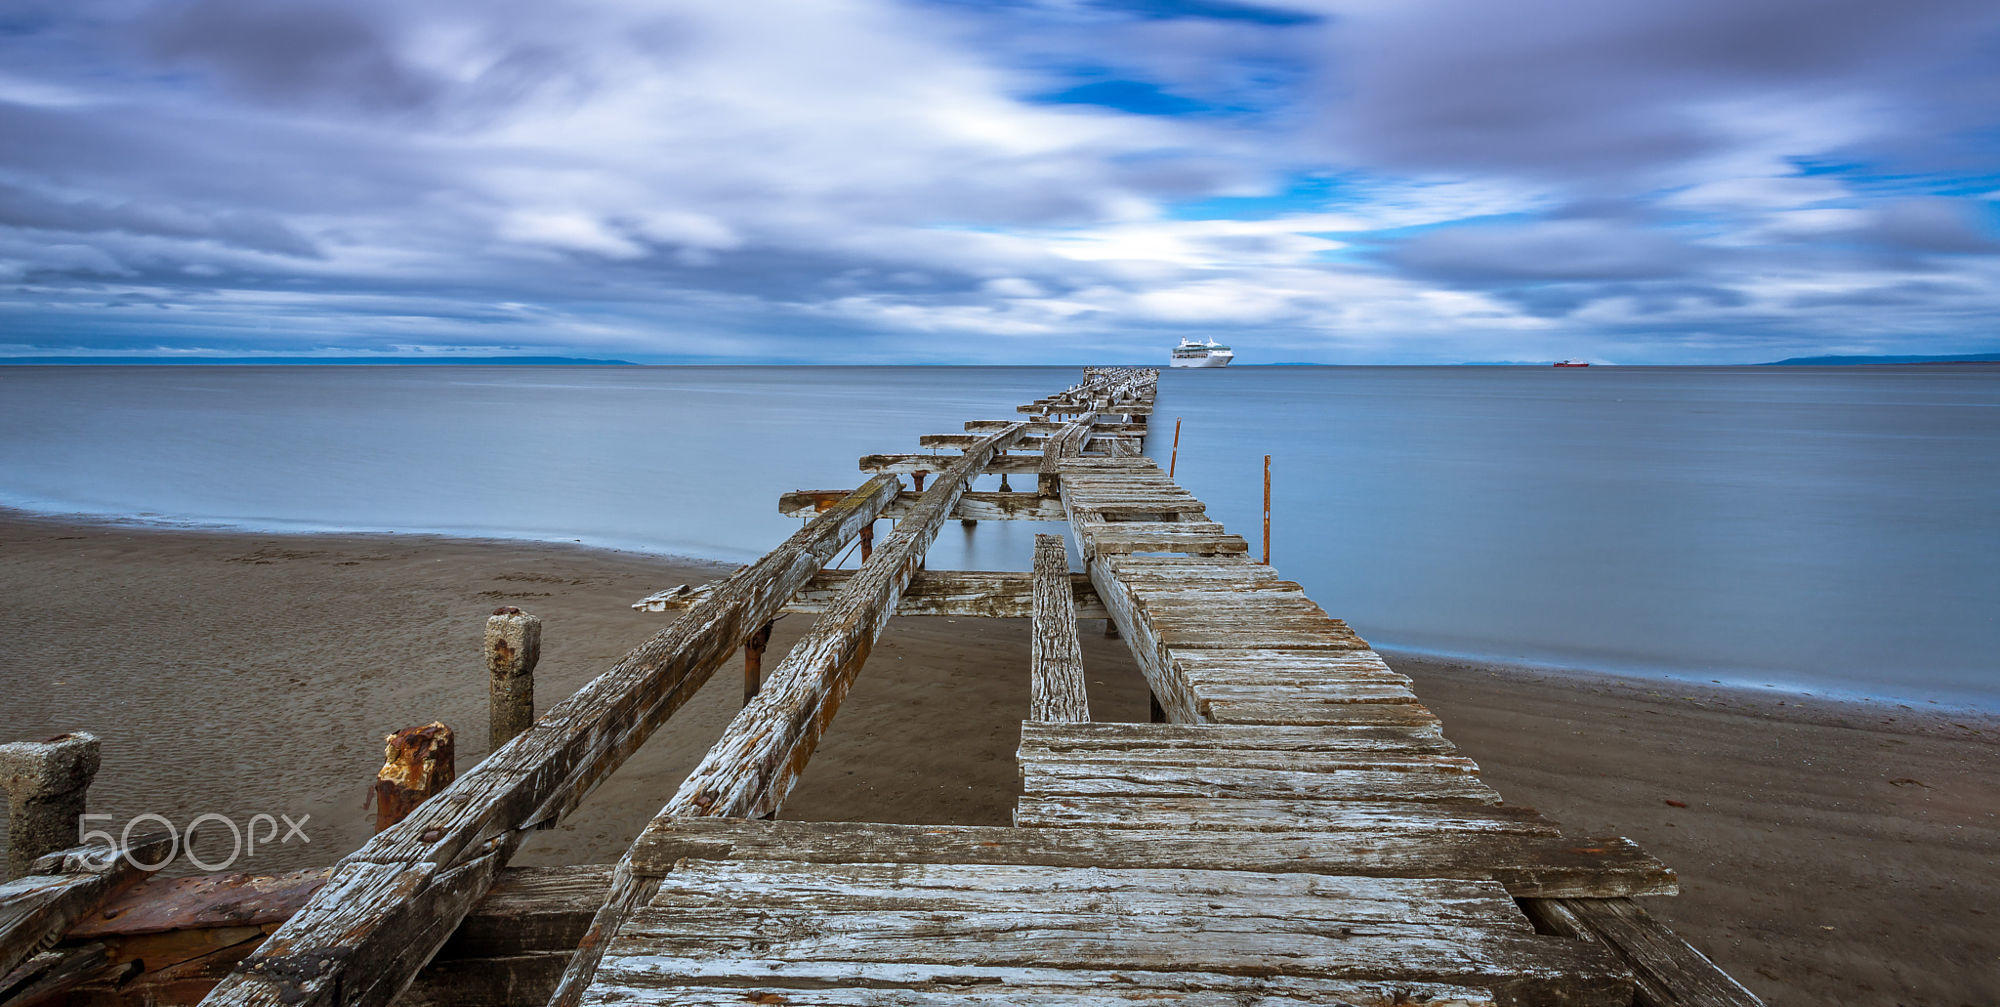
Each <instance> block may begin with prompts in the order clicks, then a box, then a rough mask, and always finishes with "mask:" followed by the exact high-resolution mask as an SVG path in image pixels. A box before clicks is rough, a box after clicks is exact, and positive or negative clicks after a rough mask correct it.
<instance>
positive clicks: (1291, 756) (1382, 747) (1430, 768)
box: [1015, 739, 1479, 785]
mask: <svg viewBox="0 0 2000 1007" xmlns="http://www.w3.org/2000/svg"><path fill="white" fill-rule="evenodd" d="M1439 740H1442V739H1439ZM1428 747H1429V746H1427V745H1425V744H1424V743H1423V742H1417V743H1415V746H1414V750H1413V746H1412V745H1410V744H1404V743H1393V742H1392V743H1381V744H1375V745H1367V746H1357V747H1354V748H1348V749H1331V750H1328V749H1322V750H1319V751H1303V750H1298V749H1287V750H1279V751H1266V750H1258V749H1242V748H1200V747H1195V746H1178V745H1169V746H1162V747H1159V748H1115V749H1091V748H1082V747H1064V748H1059V749H1051V748H1046V747H1042V746H1038V745H1031V744H1027V743H1023V744H1022V745H1021V747H1020V748H1019V749H1018V750H1017V751H1016V752H1015V757H1016V759H1018V760H1019V762H1020V764H1021V771H1022V773H1023V774H1026V773H1028V772H1030V771H1038V772H1054V771H1055V770H1053V769H1052V768H1051V767H1054V766H1056V765H1058V764H1060V765H1061V766H1063V767H1066V768H1065V769H1064V770H1063V772H1074V773H1078V774H1082V775H1089V776H1096V775H1099V774H1101V773H1104V772H1112V773H1117V774H1120V775H1123V774H1125V773H1128V772H1141V771H1150V770H1162V771H1164V770H1170V769H1174V768H1184V769H1189V770H1198V771H1200V772H1203V773H1211V772H1214V773H1225V772H1226V773H1229V774H1232V775H1231V777H1230V778H1231V779H1234V775H1233V774H1237V773H1242V774H1245V777H1244V779H1245V781H1246V782H1245V785H1249V783H1248V781H1249V780H1252V779H1255V774H1258V773H1260V772H1264V771H1272V772H1283V773H1285V774H1287V775H1288V777H1290V776H1298V775H1301V774H1307V773H1332V774H1341V775H1345V774H1349V773H1356V772H1395V773H1443V774H1466V773H1477V772H1479V766H1478V764H1476V763H1474V762H1473V761H1472V760H1471V759H1468V758H1466V757H1464V756H1462V755H1451V754H1447V753H1442V752H1435V751H1425V750H1423V749H1425V748H1428ZM1218 779H1219V777H1218Z"/></svg>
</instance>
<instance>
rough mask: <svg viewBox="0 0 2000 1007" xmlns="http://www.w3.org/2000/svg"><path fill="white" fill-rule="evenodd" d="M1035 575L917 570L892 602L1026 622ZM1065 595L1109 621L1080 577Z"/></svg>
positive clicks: (817, 578)
mask: <svg viewBox="0 0 2000 1007" xmlns="http://www.w3.org/2000/svg"><path fill="white" fill-rule="evenodd" d="M854 573H855V571H853V570H822V571H820V572H819V573H817V574H814V575H813V579H812V581H811V582H810V583H808V584H807V585H806V586H805V587H804V588H803V589H802V590H800V591H799V593H798V594H795V595H793V596H792V598H791V600H790V601H788V602H786V603H785V606H784V608H783V609H782V611H784V612H785V613H787V614H806V615H818V614H820V613H822V612H824V611H826V607H827V605H828V604H830V603H832V601H833V600H834V599H835V598H836V597H838V596H839V595H840V592H841V591H842V590H843V589H844V588H846V587H847V584H848V582H849V581H850V580H852V579H853V578H854ZM1034 583H1035V581H1034V574H1032V573H1027V572H1018V573H1017V572H1014V571H1008V570H919V571H917V574H916V576H914V577H912V578H910V586H909V587H907V588H904V589H903V597H902V600H900V601H898V602H897V603H896V614H897V615H899V616H904V615H909V616H919V615H921V616H938V615H944V616H955V617H960V618H965V617H972V618H989V619H1026V618H1028V617H1029V616H1030V615H1032V614H1033V609H1034V604H1033V603H1034ZM709 591H710V587H709V586H707V585H704V586H702V587H696V588H687V589H686V590H669V591H661V592H657V593H655V594H653V595H650V596H648V597H646V598H643V599H641V600H639V601H638V602H635V603H634V604H633V605H632V607H633V608H636V609H639V610H640V611H645V612H671V611H676V610H678V609H681V608H685V607H687V606H688V605H691V604H693V603H694V602H696V601H699V600H701V599H702V598H704V597H707V595H708V592H709ZM1070 592H1071V595H1072V597H1073V599H1074V604H1075V605H1076V609H1077V613H1076V615H1077V618H1079V619H1103V618H1107V617H1109V613H1108V612H1106V611H1105V608H1104V602H1102V601H1100V600H1098V597H1097V589H1096V588H1094V587H1092V586H1091V584H1090V578H1089V577H1088V576H1086V575H1084V574H1080V573H1079V574H1071V575H1070Z"/></svg>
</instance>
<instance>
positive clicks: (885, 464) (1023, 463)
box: [860, 452, 1042, 476]
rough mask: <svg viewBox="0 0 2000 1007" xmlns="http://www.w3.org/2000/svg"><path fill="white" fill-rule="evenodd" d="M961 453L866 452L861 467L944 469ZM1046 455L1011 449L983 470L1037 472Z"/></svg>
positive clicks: (896, 470)
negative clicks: (867, 453) (874, 453)
mask: <svg viewBox="0 0 2000 1007" xmlns="http://www.w3.org/2000/svg"><path fill="white" fill-rule="evenodd" d="M959 457H960V456H959V455H925V454H881V455H862V456H861V463H860V468H861V471H863V472H888V473H902V474H909V473H914V472H943V471H944V470H945V469H947V468H950V467H951V463H952V462H955V461H957V460H958V459H959ZM1041 466H1042V456H1041V455H1039V454H1021V453H1019V452H1009V453H1008V454H1004V455H1000V456H999V457H996V458H994V459H992V460H991V461H990V462H988V463H987V465H986V468H985V469H984V470H983V471H985V472H989V473H1003V474H1006V475H1010V476H1018V475H1030V476H1031V475H1034V474H1035V473H1037V472H1039V471H1040V470H1041Z"/></svg>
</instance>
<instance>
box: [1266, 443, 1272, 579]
mask: <svg viewBox="0 0 2000 1007" xmlns="http://www.w3.org/2000/svg"><path fill="white" fill-rule="evenodd" d="M1264 565H1265V566H1270V565H1271V456H1270V455H1265V456H1264Z"/></svg>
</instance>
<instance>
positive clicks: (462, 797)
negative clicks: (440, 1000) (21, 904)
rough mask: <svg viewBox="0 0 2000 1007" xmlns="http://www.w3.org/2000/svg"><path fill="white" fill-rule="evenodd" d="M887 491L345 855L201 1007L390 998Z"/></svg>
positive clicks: (843, 509)
mask: <svg viewBox="0 0 2000 1007" xmlns="http://www.w3.org/2000/svg"><path fill="white" fill-rule="evenodd" d="M896 491H897V484H896V481H895V480H894V479H890V478H879V479H872V480H869V481H868V482H867V483H866V484H864V485H863V486H862V487H861V488H860V489H857V490H855V491H854V493H852V494H850V495H849V496H848V497H847V498H846V499H844V500H842V501H841V502H840V503H838V504H836V505H834V506H833V507H832V508H831V509H829V510H828V511H827V512H826V513H825V514H822V515H820V516H819V517H818V518H815V519H814V520H813V521H812V522H811V523H809V524H807V525H806V526H805V527H804V528H802V529H800V530H799V531H798V533H797V534H795V535H793V536H792V537H791V538H790V539H787V540H786V541H785V543H784V544H783V545H781V546H779V547H778V548H777V549H775V550H773V551H771V552H770V553H769V554H767V555H765V556H764V557H763V558H762V559H760V560H758V561H757V562H756V563H754V564H751V565H750V566H747V567H745V568H743V569H742V570H739V571H737V572H736V573H735V574H733V575H731V576H730V578H729V579H728V580H727V581H725V582H724V584H723V585H722V586H721V587H720V588H718V589H717V590H716V591H715V592H714V593H713V594H712V595H711V596H710V597H709V598H708V599H707V600H706V601H705V602H704V603H703V604H701V605H698V606H696V607H695V608H693V609H690V610H689V611H688V613H687V614H686V615H684V616H682V617H681V618H680V619H679V620H677V621H676V622H675V623H674V624H673V625H672V626H669V627H667V628H666V629H664V630H661V631H660V632H659V633H657V634H655V635H654V636H653V637H652V639H650V640H648V641H646V642H645V643H644V644H641V645H640V646H639V647H638V648H636V649H634V650H633V651H632V652H631V653H629V654H627V655H626V656H625V658H624V659H623V660H621V661H620V662H619V663H618V664H617V665H616V666H614V667H613V668H612V669H611V670H610V671H608V672H606V673H604V674H603V675H600V676H599V677H598V678H596V679H595V680H593V681H592V682H590V683H589V684H588V685H585V686H584V687H583V688H582V689H580V690H578V691H577V693H576V694H575V695H573V696H571V697H570V698H569V699H567V700H565V701H563V702H562V703H561V704H559V705H557V706H556V707H555V708H554V709H552V710H550V711H549V712H548V713H547V714H546V715H545V716H543V717H542V718H541V719H540V720H539V721H537V722H536V723H535V725H534V726H533V727H531V728H529V729H528V730H527V731H525V732H523V733H522V734H520V735H519V736H517V737H516V738H515V739H514V740H513V741H510V742H508V743H507V744H506V745H505V746H504V747H502V748H501V749H500V750H499V751H497V752H494V753H493V754H491V755H489V756H487V757H486V759H485V760H483V761H481V762H480V763H479V764H478V765H477V766H475V767H473V768H472V770H471V771H469V772H467V773H466V774H465V775H463V776H461V777H459V778H458V780H457V781H456V782H454V783H453V784H452V785H451V786H450V787H448V788H447V789H446V790H445V791H444V792H443V793H441V794H439V795H438V796H437V797H435V798H433V799H431V800H429V801H426V802H424V803H423V804H422V805H420V806H419V807H418V808H417V810H416V811H415V812H413V813H412V814H411V815H410V816H409V817H408V818H405V819H403V821H402V822H400V823H398V824H397V825H395V826H393V827H391V828H389V829H387V830H385V831H383V832H382V833H380V834H379V835H377V836H376V837H375V838H374V839H372V840H370V841H369V842H368V843H367V844H366V845H364V846H363V847H362V848H361V849H360V850H358V851H356V852H355V853H353V854H350V855H349V856H348V857H346V858H345V859H343V860H342V861H341V862H340V863H339V864H338V865H336V867H335V869H334V873H333V876H332V878H331V879H330V880H329V881H328V883H327V884H326V886H325V887H323V888H321V889H320V890H319V891H318V892H316V893H314V895H313V898H312V900H311V901H310V902H308V904H307V905H306V907H305V908H304V909H303V910H301V911H300V912H299V913H298V914H296V915H294V916H293V917H292V918H291V919H290V920H288V921H287V922H286V923H285V924H284V926H282V927H280V928H279V930H278V932H277V933H275V934H273V935H272V938H271V940H269V941H267V942H266V943H265V944H264V945H263V946H262V947H260V948H258V950H257V952H256V953H255V954H252V955H251V956H250V957H249V958H247V959H245V960H244V961H243V962H242V963H241V964H240V965H239V966H238V967H237V968H236V970H235V971H233V972H232V973H231V974H230V976H229V978H228V979H226V980H224V981H223V982H222V983H221V984H220V985H219V986H217V987H216V988H215V990H214V991H213V992H211V993H210V994H209V995H208V997H206V998H205V999H204V1000H203V1002H204V1003H206V1004H209V1005H211V1007H226V1005H241V1007H251V1005H265V1007H278V1005H281V1004H282V1005H285V1007H301V1005H321V1004H325V1005H332V1004H335V1003H339V1004H342V1005H358V1007H379V1005H385V1004H387V1003H389V1002H390V1001H391V1000H393V999H394V998H395V997H396V995H397V994H398V993H399V992H401V991H402V989H403V988H404V987H406V986H408V985H409V983H410V980H411V978H412V977H413V976H415V975H416V973H417V970H418V969H420V968H421V967H422V966H423V964H424V963H425V962H427V961H429V960H430V958H431V956H432V955H433V954H435V953H436V951H437V949H438V948H439V947H440V946H441V945H442V944H443V943H444V941H445V939H446V938H447V937H449V936H450V935H451V932H452V931H453V930H454V929H455V928H456V927H457V925H458V923H459V921H460V920H462V919H463V918H464V917H465V914H466V912H467V911H468V910H469V909H470V907H471V905H472V904H473V903H474V902H476V901H477V900H478V898H479V896H481V895H483V894H485V892H486V889H487V888H488V887H490V886H491V884H492V881H493V878H494V877H495V876H496V874H497V871H498V870H499V868H500V867H501V866H502V865H503V864H504V863H505V862H506V860H507V858H508V857H510V856H512V854H513V851H514V850H515V849H516V848H517V847H518V845H519V843H520V841H521V839H522V838H523V836H524V835H525V833H524V832H523V831H522V830H524V829H526V828H529V827H532V826H535V825H538V824H543V823H552V822H554V821H556V820H558V819H560V818H561V816H562V815H563V814H565V813H567V812H568V811H569V810H570V809H572V808H574V807H576V805H577V804H578V803H580V802H581V801H582V800H583V799H584V797H585V796H586V795H588V794H589V793H590V792H591V790H593V789H594V788H595V787H596V785H597V784H598V782H599V781H601V780H602V779H603V778H604V777H605V776H606V775H607V774H609V773H610V772H611V771H612V770H613V769H615V768H617V767H618V766H619V765H620V764H622V763H623V762H624V761H625V759H626V757H627V756H629V755H630V754H631V753H632V752H633V751H635V750H637V748H638V747H639V745H640V744H641V743H642V742H644V741H645V739H646V738H647V737H648V736H649V735H651V734H652V732H653V731H654V729H656V728H657V727H659V725H660V724H661V723H662V722H664V721H665V720H666V719H667V718H668V717H669V716H670V715H672V713H673V712H674V711H675V710H677V709H679V708H680V706H681V705H682V704H683V703H684V702H686V700H687V699H688V697H689V696H691V695H693V694H694V692H695V691H696V690H697V689H699V688H700V687H701V685H702V684H703V683H705V682H707V681H708V679H709V677H710V676H711V675H713V674H714V672H715V669H716V668H717V667H719V666H720V665H721V664H722V662H723V661H724V660H725V659H727V658H728V657H729V656H730V655H732V654H733V653H734V652H735V650H736V648H737V647H738V646H739V645H741V644H742V643H743V641H744V639H745V638H747V637H748V636H749V635H750V634H751V633H752V632H753V631H755V630H756V629H757V627H759V626H762V625H763V624H764V623H766V622H768V621H770V620H771V618H772V617H774V616H775V615H777V613H778V609H779V608H780V607H781V606H782V605H783V604H784V602H785V600H786V599H788V598H790V597H791V596H792V595H793V594H795V593H797V592H798V590H799V588H801V587H804V586H805V584H806V582H807V581H809V580H810V579H811V578H812V575H813V574H815V573H817V572H818V571H819V570H820V568H821V567H823V566H825V565H826V563H827V562H828V561H830V560H831V559H832V558H833V557H834V556H836V555H838V554H839V552H840V550H841V549H842V548H844V547H845V546H846V544H847V543H848V541H849V540H851V539H853V538H854V536H856V535H857V534H859V533H860V531H861V528H862V527H863V526H865V525H867V524H868V523H870V522H872V521H874V520H875V518H876V517H877V516H878V515H879V514H880V513H881V512H882V508H884V507H886V506H888V503H889V501H890V500H892V499H894V497H895V494H896Z"/></svg>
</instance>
